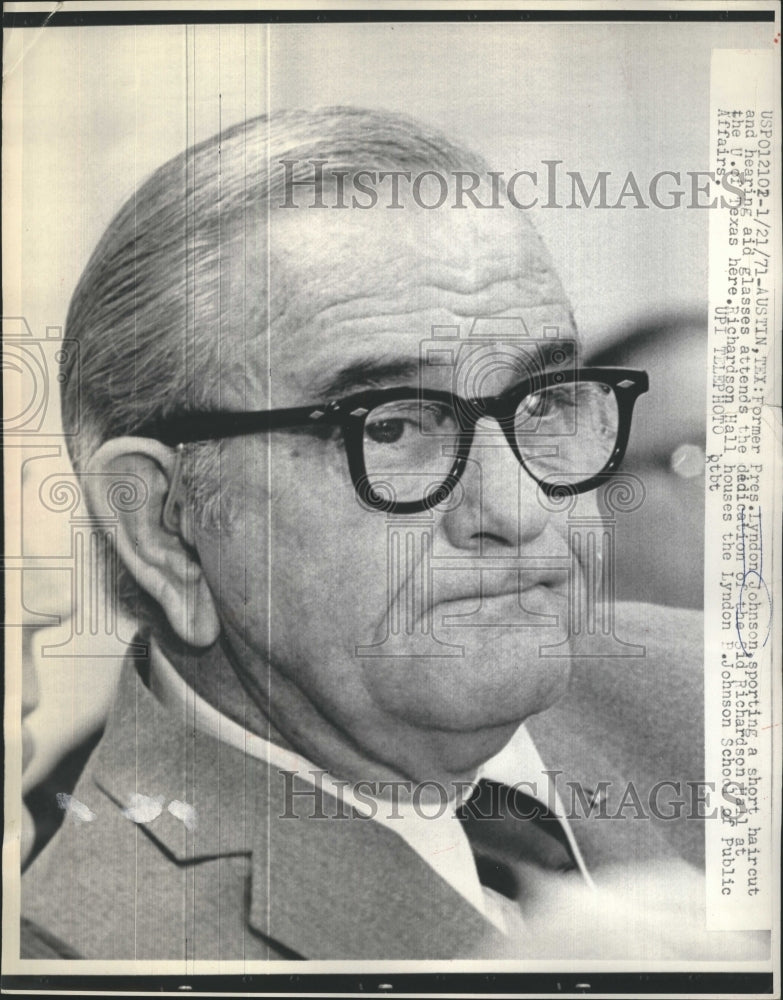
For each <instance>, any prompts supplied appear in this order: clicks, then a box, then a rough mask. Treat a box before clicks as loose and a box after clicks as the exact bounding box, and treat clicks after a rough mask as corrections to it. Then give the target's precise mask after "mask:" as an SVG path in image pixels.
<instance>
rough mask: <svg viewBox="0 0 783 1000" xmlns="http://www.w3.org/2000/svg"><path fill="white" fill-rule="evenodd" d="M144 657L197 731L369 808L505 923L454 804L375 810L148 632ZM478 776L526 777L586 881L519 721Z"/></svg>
mask: <svg viewBox="0 0 783 1000" xmlns="http://www.w3.org/2000/svg"><path fill="white" fill-rule="evenodd" d="M150 661H151V668H152V671H151V672H152V688H153V691H154V693H155V696H156V697H157V698H158V700H159V701H160V702H161V703H162V704H163V705H165V706H166V707H167V708H169V709H174V708H177V709H181V708H182V707H183V706H184V707H185V708H186V709H187V711H188V713H189V718H190V719H191V721H192V723H193V724H194V725H196V726H197V727H198V729H199V730H200V731H201V732H203V733H207V734H208V735H210V736H212V737H214V738H215V739H217V740H220V741H221V742H223V743H226V744H228V745H229V746H233V747H234V748H235V749H237V750H240V751H241V752H242V753H244V754H248V755H249V756H251V757H255V758H256V759H258V760H262V761H265V762H268V763H269V764H271V765H273V766H275V767H278V768H280V769H281V770H286V771H296V772H297V775H298V777H300V778H301V779H302V780H305V781H308V782H309V783H310V784H315V775H316V774H317V775H318V783H319V785H320V787H321V788H323V790H324V791H325V792H327V793H329V794H331V795H333V796H334V797H335V798H336V799H337V800H342V801H343V802H344V803H345V804H346V805H348V806H350V807H351V808H353V809H355V810H356V811H357V812H358V813H359V814H360V815H365V816H371V818H372V819H374V820H375V821H376V822H378V823H380V824H381V825H382V826H385V827H387V828H388V829H389V830H391V831H392V832H393V833H395V834H396V835H397V836H399V837H401V838H402V839H403V840H404V841H405V842H406V843H407V844H408V846H409V847H410V848H412V850H414V851H415V852H416V853H417V854H418V855H419V857H421V859H422V860H423V861H425V862H426V863H427V864H428V865H429V866H430V868H432V869H433V871H435V872H436V873H437V874H438V875H439V876H440V877H441V878H443V879H444V880H445V881H446V882H447V883H448V884H449V885H450V886H451V887H452V888H453V889H455V890H456V891H457V892H459V893H460V895H462V896H463V897H464V898H465V899H466V900H467V901H468V902H469V903H470V904H471V905H472V906H473V907H475V909H477V910H478V911H479V912H480V913H481V914H482V915H484V916H485V917H487V918H488V919H489V920H491V921H492V922H493V923H494V924H495V925H496V926H498V927H499V928H500V929H501V930H503V929H504V923H505V922H504V919H503V915H502V911H501V910H500V909H499V908H498V907H497V906H492V905H489V906H488V905H487V904H488V902H489V900H488V898H487V895H486V893H485V891H484V889H483V888H482V886H481V883H480V882H479V878H478V874H477V872H476V865H475V862H474V859H473V851H472V849H471V846H470V842H469V841H468V838H467V835H466V834H465V831H464V830H463V828H462V824H461V823H460V822H459V820H458V819H457V818H456V816H455V814H454V810H453V808H452V809H449V810H447V811H445V812H444V813H443V815H442V816H439V817H437V818H432V815H434V814H430V815H428V816H424V815H422V812H421V811H418V810H416V809H413V808H410V807H408V808H405V807H404V805H402V804H400V807H399V810H398V811H397V812H396V813H395V815H393V816H391V815H390V812H389V806H388V804H387V803H383V804H382V805H381V806H380V807H379V808H377V809H375V810H374V811H373V810H371V809H370V808H369V807H368V805H367V803H366V802H362V801H361V800H359V799H357V798H356V797H355V796H354V795H353V793H352V792H351V789H350V786H346V785H345V784H344V783H342V782H335V781H334V779H333V778H332V777H331V776H330V775H329V774H328V773H324V771H323V768H318V767H316V765H315V764H313V763H312V762H311V761H309V760H307V758H306V757H303V756H302V755H301V754H298V753H296V752H295V751H293V750H288V749H286V748H284V747H281V746H278V745H277V744H275V743H272V742H271V741H269V740H266V739H264V738H263V737H262V736H258V735H257V734H256V733H251V732H249V731H248V730H246V729H244V728H243V727H242V726H240V725H239V724H238V723H237V722H234V721H233V719H230V718H228V716H226V715H223V713H222V712H219V711H218V710H217V709H216V708H215V707H214V706H212V705H210V704H209V702H207V701H206V700H205V699H204V698H202V697H201V696H200V695H198V694H197V693H196V692H195V691H194V690H193V688H191V687H190V686H189V685H188V684H187V683H186V681H185V680H184V678H183V677H182V676H181V675H180V674H179V673H178V672H177V671H176V669H175V668H174V666H173V665H172V664H171V663H170V661H169V660H168V658H167V657H166V656H165V654H164V653H163V652H162V650H161V649H160V647H159V646H158V645H157V643H156V642H155V641H154V639H153V640H152V642H151V650H150ZM480 778H485V779H488V780H491V781H497V782H502V783H504V784H507V785H518V784H519V783H520V782H522V781H524V782H525V784H524V787H523V790H524V791H525V792H526V793H528V794H529V795H531V796H532V797H533V798H536V799H538V800H539V801H541V802H544V803H545V804H546V805H547V807H548V808H549V809H550V810H551V811H552V812H553V813H554V814H555V815H556V816H557V817H558V819H559V820H560V823H561V825H562V826H563V828H564V830H565V833H566V836H567V838H568V842H569V845H570V847H571V850H572V852H573V854H574V858H575V860H576V863H577V866H578V867H579V870H580V871H581V873H582V875H583V877H584V878H585V879H586V880H587V882H588V883H589V884H592V882H591V880H590V876H589V874H588V873H587V870H586V868H585V865H584V861H583V859H582V856H581V853H580V851H579V847H578V846H577V844H576V840H575V839H574V835H573V831H572V830H571V828H570V825H569V823H568V821H567V819H566V818H565V812H564V811H563V808H562V805H561V803H560V801H559V798H558V796H557V793H556V791H555V789H554V783H553V782H552V780H551V776H550V775H548V774H547V773H546V771H545V769H544V764H543V762H542V760H541V757H540V756H539V753H538V750H537V749H536V747H535V744H534V743H533V740H532V738H531V736H530V734H529V732H528V731H527V729H526V728H525V726H524V725H521V726H520V727H519V728H518V729H517V731H516V733H515V734H514V736H513V737H512V738H511V740H510V741H509V742H508V743H507V744H506V746H505V747H504V748H503V749H502V750H501V751H500V753H498V754H496V755H495V756H494V757H492V758H491V759H490V760H488V761H486V763H485V764H483V765H482V767H481V768H480V769H479V771H478V773H477V775H476V779H475V780H476V781H478V780H479V779H480Z"/></svg>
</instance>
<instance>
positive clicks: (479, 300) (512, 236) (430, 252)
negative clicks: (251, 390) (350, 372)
mask: <svg viewBox="0 0 783 1000" xmlns="http://www.w3.org/2000/svg"><path fill="white" fill-rule="evenodd" d="M266 244H267V245H266V247H265V248H264V249H265V255H264V259H265V262H266V264H267V267H268V272H267V276H266V282H264V284H265V285H266V289H267V291H266V302H265V303H264V308H263V309H262V310H261V312H262V313H263V314H264V316H265V323H264V326H265V330H264V331H259V333H260V338H259V341H257V343H258V347H259V350H258V351H257V352H252V355H253V356H256V355H257V357H258V361H259V362H260V364H259V365H258V366H256V365H255V364H254V361H253V359H252V358H249V365H248V369H249V370H248V371H247V373H246V374H247V375H248V377H249V378H250V379H251V380H252V379H253V377H254V372H253V370H251V369H255V368H256V367H258V369H259V370H260V369H262V368H263V369H264V370H271V372H272V373H273V374H272V382H273V386H272V388H273V391H274V396H275V399H274V401H273V405H289V404H295V402H297V401H302V396H303V394H307V393H308V392H312V391H315V389H316V388H317V387H318V385H320V384H325V383H326V382H328V380H329V378H330V376H332V375H337V374H338V373H339V372H340V371H342V370H344V369H345V368H349V367H350V366H351V365H355V364H356V363H357V362H360V361H362V360H365V359H368V358H376V359H389V360H391V361H398V360H399V361H402V360H404V359H406V358H407V359H409V360H410V361H411V362H414V363H415V362H417V361H418V359H419V358H420V357H421V356H422V350H421V347H422V342H423V341H425V340H426V341H429V340H430V339H432V337H433V329H434V330H435V331H438V332H439V334H440V335H441V336H442V335H443V334H444V333H445V334H446V335H447V336H448V335H452V336H459V337H462V338H464V337H466V336H468V335H470V334H471V332H472V331H476V330H478V331H480V336H482V337H491V338H492V340H493V341H498V340H510V341H515V340H517V339H519V338H520V337H524V336H530V337H533V338H538V337H541V336H542V331H543V330H544V328H547V329H548V330H549V331H550V334H549V335H551V331H552V329H553V328H559V329H560V330H561V331H568V332H571V333H573V329H572V326H571V319H570V310H569V306H568V302H567V299H566V296H565V294H564V292H563V289H562V286H561V284H560V281H559V279H558V278H557V275H556V274H555V272H554V269H553V267H552V264H551V261H550V258H549V256H548V254H547V252H546V250H545V248H544V246H543V244H542V242H541V240H540V239H539V237H538V235H537V233H536V232H535V231H534V230H533V228H532V227H531V226H530V225H529V224H528V223H527V222H526V220H525V219H524V218H520V214H519V212H518V211H514V210H512V209H508V208H507V209H505V210H500V209H498V210H478V209H472V208H468V209H465V210H456V209H442V210H435V211H426V210H423V209H420V208H413V207H406V208H403V209H401V210H388V209H374V210H370V211H361V210H356V209H348V210H334V209H331V210H329V209H327V210H317V209H308V208H299V209H290V210H283V209H278V210H276V211H274V212H272V213H271V216H270V219H269V225H268V230H267V240H266ZM520 321H521V323H520ZM523 324H524V325H523ZM264 362H267V363H264ZM257 388H258V387H257Z"/></svg>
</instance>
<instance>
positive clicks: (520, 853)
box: [457, 778, 577, 900]
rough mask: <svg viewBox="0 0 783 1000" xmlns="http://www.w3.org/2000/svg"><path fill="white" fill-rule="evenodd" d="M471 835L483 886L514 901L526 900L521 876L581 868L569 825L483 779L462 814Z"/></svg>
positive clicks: (534, 802)
mask: <svg viewBox="0 0 783 1000" xmlns="http://www.w3.org/2000/svg"><path fill="white" fill-rule="evenodd" d="M457 815H458V817H459V819H460V821H461V822H462V824H463V827H464V829H465V833H466V834H467V836H468V839H469V841H470V844H471V847H472V848H473V854H474V857H475V860H476V868H477V870H478V875H479V879H480V880H481V883H482V885H484V886H486V887H487V888H489V889H493V890H494V891H495V892H499V893H501V894H502V895H504V896H507V897H508V898H509V899H514V900H520V899H523V898H524V895H525V893H524V885H523V884H522V880H521V879H520V872H521V871H523V870H524V866H534V867H537V868H542V869H546V870H548V871H549V872H568V871H573V870H574V868H576V867H577V866H576V860H575V858H574V856H573V853H572V851H571V847H570V845H569V843H568V839H567V837H566V835H565V831H564V830H563V826H562V824H561V823H560V821H559V820H558V819H557V817H556V816H555V815H554V814H553V813H552V812H550V810H549V809H547V807H546V806H545V805H544V804H543V803H542V802H539V801H538V800H537V799H534V798H532V797H531V796H529V795H526V794H525V793H524V792H521V791H517V790H515V789H513V788H511V787H509V786H508V785H502V784H499V783H498V782H495V781H488V780H486V779H485V778H482V779H481V780H480V781H479V782H478V784H477V787H476V791H475V793H474V794H473V795H472V796H471V798H470V799H469V800H468V801H467V802H466V803H464V804H463V805H462V807H461V808H460V810H459V812H458V813H457Z"/></svg>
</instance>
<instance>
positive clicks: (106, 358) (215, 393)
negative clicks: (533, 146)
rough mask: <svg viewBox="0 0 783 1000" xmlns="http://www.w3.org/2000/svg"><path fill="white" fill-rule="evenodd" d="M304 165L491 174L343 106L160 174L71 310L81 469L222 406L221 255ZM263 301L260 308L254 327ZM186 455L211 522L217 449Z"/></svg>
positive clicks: (228, 138) (425, 133)
mask: <svg viewBox="0 0 783 1000" xmlns="http://www.w3.org/2000/svg"><path fill="white" fill-rule="evenodd" d="M312 159H321V160H328V169H329V170H330V171H331V170H347V171H349V172H357V171H359V170H376V171H377V170H410V171H424V170H441V171H451V170H472V171H476V172H482V171H484V170H485V169H486V167H485V164H484V163H483V161H482V160H481V159H480V158H479V157H477V156H476V155H474V154H473V153H471V152H470V151H469V150H467V149H465V148H463V147H461V146H458V145H456V144H454V143H452V142H451V141H450V140H449V139H447V138H446V137H445V136H444V135H442V134H440V133H439V132H436V131H433V130H431V129H429V128H427V127H426V126H424V125H422V124H420V123H418V122H416V121H415V120H413V119H411V118H408V117H406V116H403V115H398V114H392V113H390V112H385V111H368V110H364V109H358V108H351V107H334V108H325V109H322V110H316V111H281V112H276V113H272V114H269V115H262V116H260V117H257V118H253V119H250V120H248V121H245V122H242V123H240V124H238V125H235V126H233V127H231V128H229V129H228V130H226V131H225V132H223V133H219V134H217V135H215V136H213V137H212V138H210V139H207V140H206V141H205V142H202V143H200V144H198V145H196V146H194V147H192V148H191V149H188V150H186V151H185V152H184V153H182V154H181V155H179V156H176V157H174V158H173V159H172V160H170V161H169V162H168V163H166V164H164V165H163V166H162V167H160V169H158V170H157V171H156V172H155V173H154V174H153V175H152V176H151V177H150V178H149V179H148V180H147V181H146V182H145V183H144V184H143V185H142V186H141V187H140V188H139V189H138V191H137V192H136V193H135V194H134V195H133V196H132V197H131V198H130V199H129V200H128V201H127V202H126V203H125V205H124V206H123V207H122V208H121V209H120V211H119V213H118V214H117V216H116V217H115V218H114V220H113V221H112V223H111V224H110V225H109V227H108V229H107V230H106V233H105V234H104V236H103V238H102V239H101V240H100V242H99V243H98V246H97V247H96V249H95V251H94V252H93V254H92V256H91V257H90V260H89V261H88V263H87V266H86V267H85V269H84V273H83V274H82V277H81V279H80V281H79V283H78V285H77V288H76V291H75V293H74V296H73V299H72V301H71V305H70V308H69V311H68V317H67V322H66V331H67V336H68V337H71V338H74V339H76V340H78V341H79V342H80V345H81V349H80V352H79V356H80V373H79V380H78V386H77V384H76V380H73V379H68V380H66V382H65V390H64V393H63V398H62V412H63V424H64V427H65V429H66V432H70V433H71V434H72V436H71V437H69V439H68V440H69V442H70V445H69V446H70V450H71V458H72V461H73V464H74V468H75V469H76V471H77V472H81V471H83V470H84V468H85V467H86V465H87V463H88V462H89V459H90V458H91V456H92V455H93V454H94V452H95V451H96V450H97V449H98V447H99V446H100V445H101V444H102V443H103V442H105V441H107V440H109V439H111V438H115V437H120V436H123V435H126V434H133V433H134V432H135V431H137V430H139V429H140V428H141V427H142V426H143V425H145V424H148V423H149V422H151V421H154V420H157V419H161V418H164V417H165V416H167V415H170V414H172V413H175V412H181V411H183V410H184V409H191V408H205V407H210V406H216V405H219V391H220V373H221V366H222V364H223V363H224V361H225V360H227V358H226V353H225V352H226V351H230V348H231V345H224V344H221V337H220V311H219V305H218V304H219V298H220V279H221V261H222V258H221V246H225V245H226V244H227V243H228V241H229V240H231V239H233V238H235V236H236V233H237V232H240V233H242V232H244V236H245V238H246V239H248V238H252V239H254V240H258V234H257V232H254V233H248V227H249V226H250V227H253V229H254V230H258V228H262V229H263V226H264V222H265V219H266V216H267V213H268V211H269V210H270V209H271V208H274V207H275V206H276V205H277V204H279V203H281V202H282V200H283V199H282V197H280V195H281V193H282V191H283V187H284V183H285V171H284V169H283V168H282V166H281V161H283V160H294V161H297V164H298V165H297V166H296V167H294V168H293V174H290V173H289V180H290V179H294V180H297V179H303V178H307V177H312V174H313V168H312V166H311V165H309V163H308V161H310V160H312ZM261 235H262V237H263V232H262V234H261ZM257 298H259V299H265V296H263V295H261V296H258V297H257ZM265 305H266V302H265V301H262V302H256V303H255V308H256V309H259V310H262V313H261V316H260V318H261V320H262V322H261V325H260V326H259V325H258V324H256V325H255V328H256V329H259V330H264V329H265V323H264V315H263V310H264V309H265ZM77 390H78V391H77ZM77 429H78V433H76V431H77ZM192 451H193V454H194V463H193V471H192V474H191V477H190V478H191V489H192V494H193V500H194V503H195V505H196V512H197V516H199V517H201V518H202V519H205V518H206V519H209V520H212V519H213V518H214V517H215V516H216V511H218V510H219V507H220V500H219V476H218V475H216V473H215V462H216V457H215V456H216V454H217V446H216V445H212V444H210V445H204V446H201V445H199V446H196V447H195V448H193V449H192ZM128 582H129V581H128V580H125V581H123V583H124V586H123V588H122V591H123V593H124V594H125V596H126V597H127V596H128V593H129V591H128V588H127V584H128Z"/></svg>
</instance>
